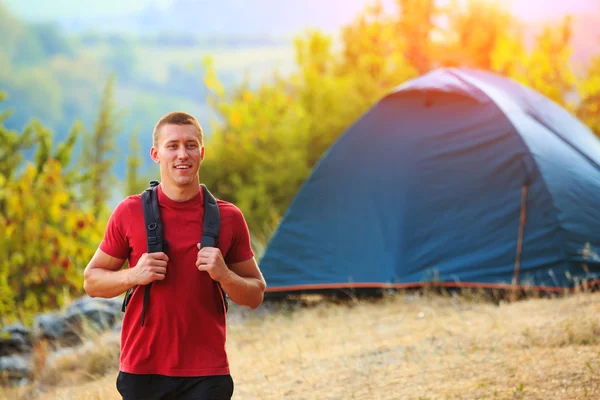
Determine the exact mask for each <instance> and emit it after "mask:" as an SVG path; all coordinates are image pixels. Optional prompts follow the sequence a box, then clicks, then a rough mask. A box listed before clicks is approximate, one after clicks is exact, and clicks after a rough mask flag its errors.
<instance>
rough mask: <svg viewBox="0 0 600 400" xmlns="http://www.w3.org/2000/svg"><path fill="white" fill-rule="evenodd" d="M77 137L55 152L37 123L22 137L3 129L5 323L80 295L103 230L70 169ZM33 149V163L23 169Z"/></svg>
mask: <svg viewBox="0 0 600 400" xmlns="http://www.w3.org/2000/svg"><path fill="white" fill-rule="evenodd" d="M79 134H80V129H79V126H78V125H77V124H76V125H75V126H74V127H73V129H72V130H71V132H70V133H69V134H68V136H67V139H66V140H65V141H64V142H62V143H58V144H57V145H55V144H54V139H53V135H52V132H51V131H50V130H48V129H47V128H45V127H44V126H42V125H41V124H40V123H39V122H38V121H32V122H31V123H30V124H29V125H28V126H27V128H26V129H25V130H24V131H23V132H22V133H18V132H15V131H10V130H8V129H6V127H5V126H4V124H3V123H1V122H0V154H2V162H1V164H0V165H1V169H0V237H2V246H0V315H1V316H2V318H1V320H0V323H9V322H12V321H14V320H17V319H18V320H21V321H23V322H28V321H30V318H31V317H32V315H33V314H34V313H36V312H40V311H46V310H48V309H56V308H60V307H61V306H62V305H63V304H64V303H65V301H68V300H70V298H71V297H78V296H80V295H81V294H82V284H83V281H82V279H83V278H82V277H83V268H84V267H85V265H86V264H87V262H88V260H89V259H90V258H91V256H92V254H93V252H94V251H95V249H96V246H97V244H98V242H99V240H100V239H101V235H102V232H103V226H102V225H100V224H98V223H96V222H95V219H94V217H93V215H92V213H90V212H87V211H85V210H84V209H83V208H82V207H81V205H80V204H78V203H77V201H76V200H75V196H74V191H75V188H76V182H77V181H78V179H77V176H78V174H79V173H78V171H77V169H74V168H72V167H71V168H72V169H69V166H68V165H69V161H70V159H71V156H72V154H71V153H72V151H73V147H74V145H75V141H76V139H77V138H78V136H79ZM33 143H35V144H36V151H35V157H34V160H35V161H33V162H32V161H27V162H23V151H24V150H26V149H28V148H30V147H31V146H32V144H33ZM7 154H10V158H8V157H5V156H6V155H7Z"/></svg>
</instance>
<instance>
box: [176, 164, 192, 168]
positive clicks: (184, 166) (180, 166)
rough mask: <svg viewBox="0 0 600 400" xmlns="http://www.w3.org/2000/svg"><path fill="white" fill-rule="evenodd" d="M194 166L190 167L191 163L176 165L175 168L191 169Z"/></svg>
mask: <svg viewBox="0 0 600 400" xmlns="http://www.w3.org/2000/svg"><path fill="white" fill-rule="evenodd" d="M190 168H192V167H190V166H189V165H178V166H176V167H175V169H190Z"/></svg>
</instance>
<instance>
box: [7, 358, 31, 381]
mask: <svg viewBox="0 0 600 400" xmlns="http://www.w3.org/2000/svg"><path fill="white" fill-rule="evenodd" d="M32 369H33V366H32V364H31V361H30V360H28V359H26V358H25V357H23V356H20V355H11V356H4V357H0V377H1V380H2V381H8V382H10V383H22V382H23V381H24V380H27V381H28V380H29V379H30V378H31V376H32Z"/></svg>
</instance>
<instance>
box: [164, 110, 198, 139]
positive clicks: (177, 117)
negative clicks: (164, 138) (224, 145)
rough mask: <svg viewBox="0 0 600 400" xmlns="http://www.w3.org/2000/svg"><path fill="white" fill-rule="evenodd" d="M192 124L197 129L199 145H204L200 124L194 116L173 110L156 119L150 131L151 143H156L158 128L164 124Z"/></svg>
mask: <svg viewBox="0 0 600 400" xmlns="http://www.w3.org/2000/svg"><path fill="white" fill-rule="evenodd" d="M169 124H172V125H193V126H195V127H196V128H197V129H198V139H199V140H200V145H201V146H204V134H203V132H202V126H200V123H199V122H198V120H197V119H196V118H194V117H193V116H191V115H190V114H187V113H184V112H181V111H174V112H170V113H168V114H166V115H164V116H163V117H162V118H161V119H159V120H158V122H157V123H156V125H155V126H154V131H153V132H152V144H153V145H154V146H157V145H158V135H159V132H160V128H162V127H163V126H164V125H169Z"/></svg>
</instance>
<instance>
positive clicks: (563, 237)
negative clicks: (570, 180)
mask: <svg viewBox="0 0 600 400" xmlns="http://www.w3.org/2000/svg"><path fill="white" fill-rule="evenodd" d="M450 73H451V74H453V75H455V76H457V75H458V74H457V73H456V72H454V71H450ZM460 75H461V79H463V81H465V82H466V83H467V84H469V85H471V86H472V87H474V88H475V89H477V90H479V91H481V92H483V93H485V95H486V96H487V97H488V98H489V99H490V100H491V102H492V103H493V104H494V107H496V108H497V109H498V111H500V113H501V114H502V116H503V117H504V118H505V119H506V120H507V122H508V123H509V124H510V126H511V127H512V128H513V132H514V133H515V134H516V135H517V140H519V141H520V143H521V144H522V145H523V147H524V149H525V150H526V154H525V155H524V157H527V158H528V159H529V160H530V161H531V163H532V165H533V168H535V171H536V172H537V174H538V176H539V177H540V180H541V181H542V186H543V187H544V190H545V191H546V193H547V194H548V196H549V197H550V204H551V206H552V209H553V211H554V213H553V214H554V216H555V217H554V220H555V221H556V225H557V227H558V229H559V232H560V236H561V246H560V254H561V257H562V259H563V261H564V262H565V263H568V258H567V253H566V246H567V231H566V229H565V228H564V227H563V226H562V224H561V222H560V219H559V218H558V216H557V215H558V211H559V209H558V207H557V206H556V204H555V201H554V196H553V195H552V192H551V191H550V189H549V188H548V186H549V185H548V182H547V180H546V177H545V176H544V174H543V173H542V171H541V169H540V168H539V165H538V163H537V161H536V160H535V157H533V155H532V151H531V148H530V147H529V146H528V145H527V143H526V142H525V140H524V139H523V137H522V136H521V134H520V131H519V130H518V129H517V127H516V126H515V124H514V123H513V121H512V119H511V118H510V114H511V112H510V111H509V110H506V111H505V110H504V109H503V108H502V107H501V106H500V105H499V104H498V103H497V102H496V100H495V99H494V97H493V96H491V95H490V94H489V93H488V92H487V91H486V90H485V88H482V87H480V86H479V85H478V84H477V83H478V82H479V80H478V79H476V78H474V77H471V76H466V77H462V75H463V74H462V73H460ZM519 110H521V109H520V108H519ZM521 111H522V110H521ZM523 114H524V115H525V116H527V118H530V119H532V120H533V121H535V122H536V123H538V124H539V125H540V126H542V127H543V128H544V129H546V130H548V131H550V133H552V134H554V135H556V134H555V133H554V132H552V131H551V130H550V129H548V128H547V127H546V125H545V124H542V123H540V122H539V121H538V120H537V119H536V118H533V117H532V116H531V115H530V114H529V113H528V112H525V111H523Z"/></svg>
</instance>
